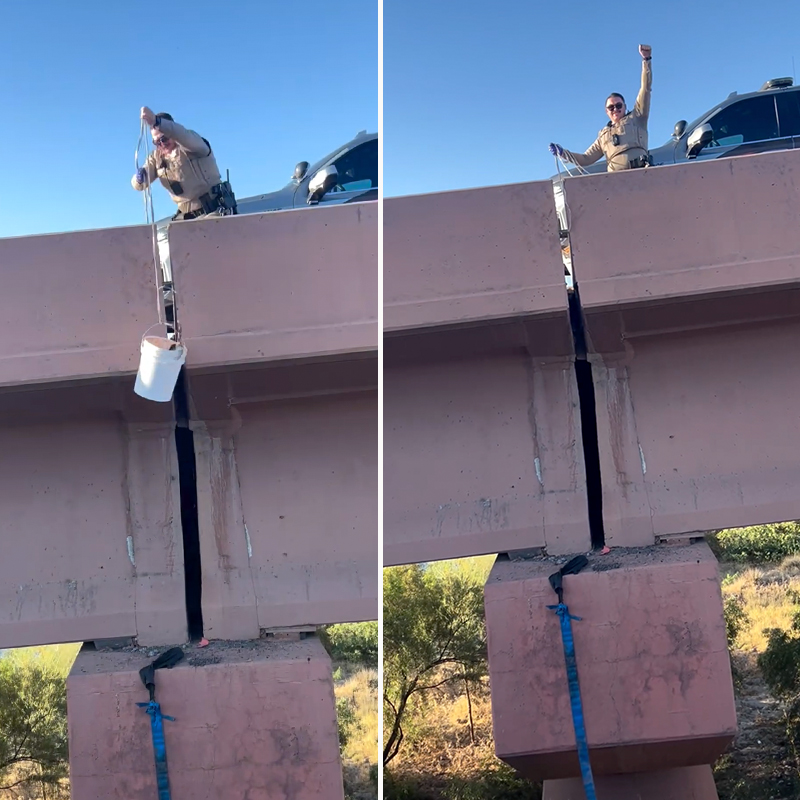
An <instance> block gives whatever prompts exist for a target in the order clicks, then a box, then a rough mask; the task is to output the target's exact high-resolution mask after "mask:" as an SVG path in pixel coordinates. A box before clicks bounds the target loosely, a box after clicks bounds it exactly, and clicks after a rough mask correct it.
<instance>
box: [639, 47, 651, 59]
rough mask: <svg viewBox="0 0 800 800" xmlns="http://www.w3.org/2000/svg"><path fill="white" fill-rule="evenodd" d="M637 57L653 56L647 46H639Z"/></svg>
mask: <svg viewBox="0 0 800 800" xmlns="http://www.w3.org/2000/svg"><path fill="white" fill-rule="evenodd" d="M639 55H640V56H641V57H642V58H651V57H652V55H653V48H652V47H650V45H649V44H640V45H639Z"/></svg>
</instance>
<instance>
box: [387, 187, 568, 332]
mask: <svg viewBox="0 0 800 800" xmlns="http://www.w3.org/2000/svg"><path fill="white" fill-rule="evenodd" d="M383 248H384V260H383V263H384V283H383V293H384V330H386V331H402V330H411V329H414V328H422V327H426V326H430V325H443V324H452V323H464V322H474V321H478V320H491V319H500V318H508V317H516V316H519V315H525V314H542V313H553V312H558V311H560V310H563V308H564V307H565V304H566V300H565V295H564V267H563V264H562V262H561V257H560V253H559V244H558V221H557V219H556V214H555V206H554V204H553V188H552V185H551V184H550V182H549V181H540V182H537V183H524V184H514V185H511V186H493V187H491V188H487V189H470V190H469V191H463V192H445V193H440V194H430V195H422V196H418V197H399V198H389V199H387V200H386V201H385V202H384V212H383Z"/></svg>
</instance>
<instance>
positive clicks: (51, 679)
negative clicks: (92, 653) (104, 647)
mask: <svg viewBox="0 0 800 800" xmlns="http://www.w3.org/2000/svg"><path fill="white" fill-rule="evenodd" d="M75 649H76V648H75V647H74V646H72V647H70V646H67V647H55V648H31V649H28V650H22V651H19V650H18V651H6V652H5V653H4V654H3V657H2V658H0V795H4V796H8V795H10V794H11V792H12V791H14V792H18V791H20V790H24V789H25V788H26V787H27V788H31V787H33V786H36V787H38V788H39V789H40V790H42V792H44V791H47V794H46V796H47V797H53V798H55V797H58V796H59V794H60V792H61V789H62V784H63V781H64V780H65V778H67V776H68V773H69V769H68V755H67V693H66V680H65V679H66V674H67V671H68V669H69V664H70V663H71V661H72V659H73V658H74V651H75ZM45 787H47V789H45Z"/></svg>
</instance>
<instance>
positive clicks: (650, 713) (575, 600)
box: [485, 542, 736, 800]
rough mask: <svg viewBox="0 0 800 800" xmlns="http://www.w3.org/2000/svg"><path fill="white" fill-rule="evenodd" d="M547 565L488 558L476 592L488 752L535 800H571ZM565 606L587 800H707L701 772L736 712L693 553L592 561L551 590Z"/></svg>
mask: <svg viewBox="0 0 800 800" xmlns="http://www.w3.org/2000/svg"><path fill="white" fill-rule="evenodd" d="M556 561H557V560H556V559H553V558H546V557H533V558H530V559H519V560H514V559H509V558H508V557H504V556H501V557H499V558H498V560H497V562H496V563H495V565H494V568H493V569H492V573H491V575H490V576H489V580H488V581H487V584H486V588H485V599H486V621H487V632H488V644H489V673H490V678H491V686H492V715H493V724H494V738H495V749H496V752H497V755H498V756H499V757H500V758H502V759H503V760H504V761H506V762H507V763H508V764H510V765H511V766H512V767H514V768H515V769H516V770H518V771H519V772H520V773H521V774H523V775H525V776H526V777H528V778H530V779H532V780H538V781H545V782H546V786H547V791H546V794H545V797H546V798H547V800H571V798H573V797H574V798H575V800H578V798H580V800H583V794H582V793H578V792H579V787H580V786H581V783H580V780H574V779H579V778H580V768H579V763H578V756H577V750H576V741H575V732H574V728H573V722H572V714H571V710H570V701H569V693H568V684H567V676H566V669H565V663H564V652H563V647H562V641H561V630H560V623H559V620H558V618H557V617H556V615H555V613H554V612H553V611H552V610H550V609H548V608H547V606H548V605H553V604H555V603H556V602H557V598H556V595H555V593H554V592H553V589H552V588H551V586H550V584H549V582H548V576H549V575H550V574H551V573H553V572H555V571H556V570H557V569H558V563H556ZM563 561H566V558H564V559H559V560H558V562H559V563H560V562H563ZM564 602H565V603H566V604H567V605H568V607H569V611H570V613H571V614H573V615H575V616H576V617H579V618H580V619H579V620H575V621H574V622H573V623H572V629H573V634H574V639H575V650H576V655H577V666H578V675H579V680H580V689H581V695H582V700H583V711H584V717H585V723H586V733H587V739H588V744H589V751H590V758H591V763H592V769H593V772H594V775H595V779H596V781H597V788H598V797H600V798H601V800H603V798H614V800H618V799H619V798H626V797H628V796H630V797H631V798H634V797H637V791H638V792H639V794H640V795H641V796H642V797H647V798H649V800H672V798H673V797H681V798H697V800H708V799H709V798H710V799H712V800H713V799H714V798H716V794H715V792H714V790H713V780H711V778H710V768H709V766H708V765H709V764H712V763H713V762H714V761H715V760H716V759H717V757H718V756H719V755H721V753H722V752H723V751H724V750H725V748H726V747H727V746H728V744H729V743H730V742H731V741H732V739H733V737H734V735H735V732H736V711H735V707H734V699H733V684H732V680H731V671H730V659H729V656H728V649H727V640H726V635H725V621H724V617H723V612H722V597H721V593H720V584H719V574H718V569H717V562H716V559H715V558H714V556H713V554H712V553H711V551H710V550H709V548H708V546H707V545H706V544H705V542H701V543H698V544H692V545H683V546H670V545H659V546H653V547H649V548H632V549H627V550H624V549H619V550H612V551H611V552H610V553H608V554H606V555H600V554H593V555H591V556H590V563H589V565H588V566H587V567H586V568H585V569H584V570H583V571H582V572H581V573H580V574H578V575H569V576H567V577H565V578H564ZM688 767H696V768H697V769H691V770H689V769H686V768H688ZM667 771H670V772H667ZM664 776H668V777H669V780H666V778H665V777H664ZM709 781H710V783H709ZM651 786H652V787H654V788H652V790H651V789H647V788H646V787H651ZM656 787H657V788H656ZM580 791H581V792H582V789H581V790H580ZM692 792H694V794H692ZM676 793H677V794H676Z"/></svg>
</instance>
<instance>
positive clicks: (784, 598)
mask: <svg viewBox="0 0 800 800" xmlns="http://www.w3.org/2000/svg"><path fill="white" fill-rule="evenodd" d="M799 571H800V570H799V569H798V559H797V557H796V556H790V557H789V558H787V559H786V561H784V563H783V564H781V565H780V566H775V567H766V568H763V567H745V568H742V567H736V566H729V565H723V569H722V572H723V575H725V579H724V580H723V583H722V595H723V597H726V598H727V597H736V598H738V600H739V601H740V603H741V605H742V607H743V608H744V610H745V613H746V614H747V620H746V622H745V623H744V625H743V626H742V629H741V632H740V634H739V636H738V638H737V641H736V645H737V647H738V649H740V650H744V651H748V652H758V653H762V652H763V651H764V648H765V647H766V645H767V639H766V636H765V635H764V631H765V630H767V629H768V628H782V629H784V630H789V629H790V628H791V625H792V618H793V616H794V615H795V614H796V613H797V612H798V610H800V607H799V606H798V600H800V575H798V572H799ZM795 593H796V594H795Z"/></svg>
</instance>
